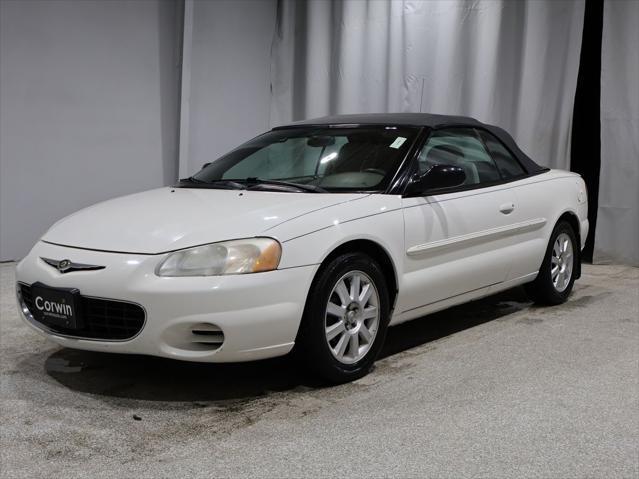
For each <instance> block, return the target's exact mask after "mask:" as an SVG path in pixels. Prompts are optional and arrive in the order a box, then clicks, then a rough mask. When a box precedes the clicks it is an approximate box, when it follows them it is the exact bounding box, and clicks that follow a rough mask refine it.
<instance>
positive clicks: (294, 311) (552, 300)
mask: <svg viewBox="0 0 639 479" xmlns="http://www.w3.org/2000/svg"><path fill="white" fill-rule="evenodd" d="M587 209H588V204H587V196H586V188H585V185H584V182H583V181H582V179H581V178H580V177H579V176H578V175H576V174H574V173H570V172H567V171H559V170H549V169H547V168H543V167H541V166H539V165H537V164H536V163H534V162H533V161H532V160H531V159H530V158H528V157H527V156H526V155H525V154H524V153H523V152H522V151H521V150H520V149H519V148H518V147H517V145H516V144H515V143H514V141H513V140H512V138H511V137H510V136H509V135H508V134H507V133H506V132H505V131H503V130H502V129H500V128H497V127H494V126H490V125H486V124H483V123H481V122H479V121H477V120H474V119H471V118H465V117H453V116H440V115H428V114H375V115H345V116H333V117H326V118H320V119H316V120H309V121H304V122H300V123H295V124H292V125H287V126H283V127H279V128H275V129H273V130H272V131H269V132H267V133H265V134H263V135H261V136H258V137H257V138H255V139H253V140H251V141H249V142H248V143H245V144H243V145H241V146H240V147H238V148H237V149H235V150H233V151H231V152H230V153H228V154H227V155H225V156H223V157H221V158H219V159H218V160H215V161H213V162H211V163H208V164H206V165H205V166H204V167H203V168H202V170H201V171H199V172H198V173H196V174H195V175H194V176H192V177H191V178H188V179H184V180H180V182H179V183H178V184H177V185H175V186H173V187H166V188H159V189H156V190H152V191H147V192H144V193H138V194H133V195H130V196H125V197H122V198H117V199H114V200H110V201H106V202H103V203H100V204H97V205H94V206H92V207H89V208H86V209H84V210H82V211H79V212H78V213H75V214H72V215H71V216H69V217H67V218H64V219H62V220H61V221H59V222H58V223H56V224H55V225H53V227H52V228H51V229H50V230H49V231H48V232H47V233H46V234H45V235H44V236H43V237H42V239H41V241H39V242H38V243H37V244H36V245H35V246H34V248H33V249H32V250H31V252H30V253H29V255H28V256H27V257H26V258H24V259H23V260H22V261H21V262H20V263H19V264H18V266H17V280H18V283H17V296H18V302H19V305H20V310H21V312H22V315H23V316H24V319H25V320H26V322H27V324H29V325H30V326H31V327H32V328H33V329H35V330H36V331H38V332H39V333H42V334H44V335H45V336H47V337H48V338H50V339H52V340H53V341H55V342H56V343H58V344H60V345H62V346H64V347H68V348H76V349H86V350H92V351H107V352H113V353H138V354H149V355H156V356H163V357H168V358H175V359H182V360H188V361H210V362H226V361H248V360H255V359H261V358H268V357H273V356H279V355H284V354H287V353H289V352H290V351H292V350H293V349H295V351H296V352H297V353H299V355H300V357H302V358H304V360H305V361H306V362H307V364H308V366H309V368H311V369H313V370H314V371H315V372H317V373H319V374H320V375H321V376H323V377H324V378H325V379H327V380H329V381H333V382H341V381H348V380H352V379H355V378H357V377H360V376H362V375H364V374H366V373H367V372H368V371H369V369H370V367H371V366H372V364H373V362H374V360H375V358H376V356H377V355H378V353H379V351H380V349H381V347H382V344H383V342H384V337H385V335H386V330H387V328H388V326H389V325H393V324H397V323H401V322H402V321H407V320H411V319H415V318H419V317H421V316H424V315H426V314H428V313H432V312H433V311H436V310H441V309H443V308H447V307H449V306H452V305H455V304H458V303H463V302H466V301H469V300H472V299H476V298H479V297H481V296H486V295H489V294H493V293H495V292H497V291H501V290H505V289H507V288H512V287H513V286H517V285H522V284H526V285H527V289H528V291H529V293H530V294H531V296H532V298H533V299H534V300H536V301H538V302H541V303H546V304H557V303H561V302H563V301H565V300H566V298H567V297H568V295H569V294H570V291H571V289H572V286H573V282H574V281H575V279H576V278H578V277H579V275H580V259H579V257H580V251H581V248H582V246H583V244H584V241H585V238H586V234H587V231H588V220H587Z"/></svg>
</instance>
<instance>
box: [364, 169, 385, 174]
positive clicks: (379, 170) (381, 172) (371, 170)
mask: <svg viewBox="0 0 639 479" xmlns="http://www.w3.org/2000/svg"><path fill="white" fill-rule="evenodd" d="M362 173H375V174H377V175H382V176H386V172H385V171H384V170H381V169H379V168H366V169H365V170H363V171H362Z"/></svg>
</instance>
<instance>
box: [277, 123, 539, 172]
mask: <svg viewBox="0 0 639 479" xmlns="http://www.w3.org/2000/svg"><path fill="white" fill-rule="evenodd" d="M340 125H341V126H343V125H383V126H419V127H428V128H433V129H437V128H443V127H449V126H468V127H471V128H483V129H484V130H487V131H489V132H490V133H492V134H493V135H495V136H496V137H497V138H499V140H501V142H502V143H503V144H504V145H506V147H507V148H508V149H509V150H510V151H511V152H512V153H513V155H515V156H516V157H517V159H518V160H519V161H520V163H521V164H522V166H523V167H524V168H525V169H526V171H527V172H528V173H539V172H541V171H546V170H548V168H545V167H543V166H541V165H538V164H537V163H535V162H534V161H533V160H532V159H531V158H530V157H529V156H528V155H526V154H525V153H524V152H523V151H521V149H520V148H519V147H518V146H517V143H515V140H513V138H512V136H510V135H509V134H508V132H506V130H504V129H502V128H499V127H498V126H494V125H487V124H486V123H482V122H480V121H478V120H475V119H474V118H470V117H468V116H454V115H434V114H431V113H367V114H355V115H333V116H324V117H321V118H313V119H310V120H304V121H298V122H295V123H290V124H288V125H282V126H278V127H276V128H274V130H280V129H285V128H296V127H308V126H340Z"/></svg>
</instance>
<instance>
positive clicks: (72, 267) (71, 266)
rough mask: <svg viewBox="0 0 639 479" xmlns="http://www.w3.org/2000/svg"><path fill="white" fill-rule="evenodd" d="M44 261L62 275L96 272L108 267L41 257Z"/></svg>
mask: <svg viewBox="0 0 639 479" xmlns="http://www.w3.org/2000/svg"><path fill="white" fill-rule="evenodd" d="M40 259H41V260H42V261H44V262H45V263H47V264H48V265H49V266H53V267H54V268H55V269H57V270H58V271H59V272H60V273H70V272H71V271H95V270H98V269H104V268H106V266H100V265H97V264H83V263H74V262H72V261H71V260H70V259H61V260H57V259H51V258H43V257H42V256H41V257H40Z"/></svg>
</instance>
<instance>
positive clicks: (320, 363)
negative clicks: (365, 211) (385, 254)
mask: <svg viewBox="0 0 639 479" xmlns="http://www.w3.org/2000/svg"><path fill="white" fill-rule="evenodd" d="M351 272H353V273H354V272H362V273H364V274H365V275H366V276H368V278H369V279H370V280H371V281H372V282H373V284H374V286H375V289H376V292H377V297H378V305H377V306H378V308H379V320H378V326H377V329H376V334H375V335H374V337H373V340H372V341H371V342H370V343H369V346H368V350H367V352H366V353H365V354H364V356H363V357H362V358H361V359H359V360H357V361H356V362H353V363H352V364H344V363H343V362H341V361H339V360H338V359H337V358H336V357H335V356H334V354H333V353H332V352H331V349H330V346H329V341H328V340H327V337H326V325H327V323H326V321H327V319H326V318H327V316H326V315H327V306H328V302H329V300H330V299H331V297H332V294H336V293H334V292H333V288H334V287H335V286H336V285H337V283H338V282H339V281H340V280H341V279H342V278H344V277H345V275H348V274H349V273H351ZM389 319H390V315H389V299H388V288H387V285H386V280H385V279H384V274H383V272H382V269H381V268H380V266H379V264H378V263H377V262H376V261H375V260H373V259H372V258H371V257H369V256H367V255H365V254H362V253H345V254H342V255H340V256H338V257H336V258H334V259H333V260H331V261H330V262H329V263H327V264H326V265H324V266H322V268H321V269H320V270H319V272H318V273H317V276H316V277H315V279H314V281H313V284H312V286H311V289H310V291H309V295H308V298H307V300H306V307H305V309H304V316H303V318H302V323H301V325H300V330H299V333H298V336H297V340H296V344H295V352H296V353H297V355H298V357H299V358H300V359H302V360H303V361H304V364H305V366H306V367H307V368H308V369H309V370H311V371H312V372H314V373H315V374H316V375H318V376H319V377H320V378H322V379H323V380H325V381H328V382H330V383H333V384H339V383H344V382H349V381H353V380H355V379H358V378H361V377H363V376H365V375H366V374H367V373H368V372H369V371H370V369H371V367H372V366H373V363H374V362H375V359H376V358H377V356H378V355H379V352H380V350H381V348H382V346H383V344H384V339H385V337H386V330H387V328H388V321H389ZM342 334H343V333H342ZM358 340H359V336H358ZM347 347H350V346H347Z"/></svg>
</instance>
